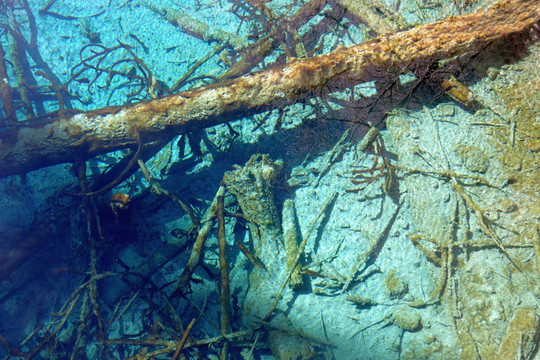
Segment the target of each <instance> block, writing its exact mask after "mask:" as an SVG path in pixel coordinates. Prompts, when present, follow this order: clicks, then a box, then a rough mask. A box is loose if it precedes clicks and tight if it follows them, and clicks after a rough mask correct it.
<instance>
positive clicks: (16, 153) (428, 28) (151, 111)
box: [0, 0, 540, 177]
mask: <svg viewBox="0 0 540 360" xmlns="http://www.w3.org/2000/svg"><path fill="white" fill-rule="evenodd" d="M539 19H540V3H538V1H537V0H509V1H503V2H501V3H498V4H496V5H494V6H492V7H491V8H489V9H488V10H486V11H478V12H476V13H473V14H467V15H463V16H459V17H451V18H449V19H446V20H444V21H439V22H435V23H430V24H425V25H420V26H418V27H416V28H414V29H411V30H409V31H404V32H400V33H397V34H392V35H385V36H382V37H379V38H376V39H373V40H371V41H368V42H365V43H362V44H359V45H353V46H350V47H347V48H340V49H338V50H335V51H333V52H331V53H328V54H325V55H320V56H315V57H312V58H308V59H302V60H294V61H292V62H290V63H289V64H287V65H284V66H280V67H276V68H273V69H269V70H266V71H262V72H256V73H251V74H248V75H245V76H242V77H240V78H237V79H234V80H229V81H226V82H223V83H218V84H214V85H210V86H206V87H202V88H199V89H195V90H190V91H185V92H182V93H179V94H176V95H172V96H168V97H165V98H161V99H156V100H151V101H146V102H141V103H138V104H133V105H126V106H123V107H114V108H106V109H100V110H96V111H91V112H88V113H82V114H77V115H74V116H72V117H70V118H56V119H53V120H52V121H50V122H47V123H45V124H41V125H33V126H28V127H21V128H16V129H13V130H10V131H4V132H0V177H4V176H8V175H12V174H19V173H25V172H28V171H31V170H35V169H38V168H41V167H45V166H49V165H54V164H59V163H64V162H71V161H73V160H74V159H75V158H76V157H79V158H83V159H85V158H86V159H87V158H90V157H93V156H95V155H98V154H103V153H106V152H110V151H113V150H117V149H121V148H125V147H127V146H132V145H134V144H136V143H137V136H136V135H137V134H139V135H140V137H141V140H142V141H143V142H149V141H153V140H156V139H159V138H161V137H163V136H165V135H166V136H171V134H180V133H183V132H186V131H191V130H195V129H201V128H206V127H209V126H213V125H216V124H220V123H224V122H227V121H231V120H235V119H238V118H240V117H243V116H246V115H251V114H254V113H259V112H263V111H266V110H268V109H272V108H276V107H281V106H285V105H288V104H292V103H296V102H299V101H301V100H302V99H304V98H305V97H306V96H308V95H309V94H311V93H312V92H314V91H317V90H318V89H321V88H323V87H324V86H327V85H330V87H331V88H332V89H333V90H338V89H343V88H346V87H350V86H351V85H354V84H358V83H362V82H367V81H372V80H375V79H378V78H380V77H384V76H385V75H386V74H387V72H388V69H389V68H397V69H402V70H405V69H407V68H411V67H415V66H422V65H425V64H429V63H432V62H434V61H437V60H441V59H447V58H449V57H452V56H456V55H460V54H464V53H467V52H470V51H476V50H480V49H482V48H483V47H484V46H486V45H488V44H490V43H491V42H493V41H495V40H499V39H502V38H504V37H506V36H508V35H511V34H515V33H520V32H523V31H527V30H528V29H530V28H531V27H533V26H538V24H537V23H538V21H539Z"/></svg>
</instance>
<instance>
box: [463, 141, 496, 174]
mask: <svg viewBox="0 0 540 360" xmlns="http://www.w3.org/2000/svg"><path fill="white" fill-rule="evenodd" d="M456 153H457V154H458V155H459V157H460V158H461V161H463V165H464V166H465V167H466V168H467V169H468V170H470V171H472V172H479V173H482V174H483V173H485V172H486V171H487V170H488V169H489V159H488V157H487V156H486V154H485V153H484V151H482V150H481V149H479V148H477V147H475V146H472V145H459V146H458V147H457V148H456Z"/></svg>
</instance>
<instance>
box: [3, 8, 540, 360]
mask: <svg viewBox="0 0 540 360" xmlns="http://www.w3.org/2000/svg"><path fill="white" fill-rule="evenodd" d="M14 3H15V4H16V6H15V7H12V6H11V2H10V3H9V4H5V3H1V4H0V9H2V11H3V13H0V25H1V26H2V28H1V29H3V30H2V31H0V41H1V45H2V47H3V48H4V50H6V54H7V55H6V59H7V60H8V61H7V62H6V64H7V71H8V73H7V75H8V76H7V82H8V83H9V85H10V86H11V87H12V88H13V89H15V88H17V87H20V86H19V84H18V80H17V76H16V66H15V65H14V63H13V61H12V60H10V59H13V57H14V56H16V55H15V53H14V52H13V50H12V44H14V41H15V40H14V37H13V36H12V35H9V34H8V31H7V29H15V30H17V31H18V32H19V34H20V35H18V36H20V37H21V38H24V39H27V42H28V44H29V45H28V46H32V45H33V42H32V41H33V40H31V39H32V36H34V35H35V36H36V38H35V41H36V43H35V44H36V46H37V47H36V48H33V50H34V52H32V51H30V49H29V48H27V50H26V51H24V50H19V55H18V58H19V59H22V60H24V61H27V64H25V63H24V61H23V65H22V66H23V67H25V66H26V68H25V71H26V73H27V74H26V76H27V78H29V79H34V80H35V84H32V85H28V87H29V88H32V89H37V90H34V92H33V93H32V94H31V104H32V107H33V111H34V112H35V115H36V116H37V117H38V119H30V120H28V119H27V118H26V114H25V113H24V111H23V102H22V101H21V98H20V96H19V95H16V92H15V91H14V92H13V94H15V95H14V97H13V99H14V100H13V101H14V104H15V105H16V106H19V107H18V108H17V110H16V112H15V116H16V121H15V123H9V121H8V120H2V121H3V122H2V123H1V125H0V135H2V134H8V132H9V131H12V130H13V129H14V128H18V127H21V128H23V127H25V126H41V125H42V124H43V122H42V121H53V122H54V121H58V118H59V117H60V116H64V115H65V116H66V117H69V116H71V115H70V114H71V112H72V111H73V112H75V111H80V112H84V111H90V110H98V109H103V108H106V107H108V106H127V105H128V104H132V103H133V104H134V103H142V102H149V104H155V101H156V99H159V98H163V97H167V96H171V95H173V94H176V93H180V92H181V91H184V90H188V89H193V88H196V87H204V86H209V85H211V84H214V83H216V82H219V81H221V80H223V78H221V77H222V76H223V74H225V73H226V71H228V70H229V69H230V68H231V67H233V66H234V65H235V64H238V63H239V62H242V61H243V60H244V59H245V58H246V54H250V56H253V58H255V55H258V54H259V53H262V52H265V54H264V55H265V56H262V57H261V59H262V60H261V61H255V62H254V63H253V64H251V66H249V67H246V68H245V71H244V72H243V73H239V74H237V75H238V76H241V75H244V73H249V72H253V71H265V70H267V69H270V68H273V67H276V66H284V65H285V64H287V63H290V62H294V61H301V60H298V59H300V58H302V57H303V55H302V53H303V52H304V51H305V52H306V54H307V55H308V56H317V55H320V54H323V53H330V52H332V51H335V50H336V49H340V47H341V46H351V45H354V44H358V43H361V42H363V41H367V40H370V39H372V38H373V37H374V36H376V35H377V34H376V31H375V30H376V29H380V27H379V26H382V25H384V24H386V25H384V26H390V27H392V26H393V25H392V24H396V23H400V21H402V22H401V24H408V25H409V26H413V25H417V24H421V23H427V22H431V21H436V20H441V19H444V18H447V17H448V16H450V15H459V14H460V13H461V12H464V11H472V7H470V6H469V5H470V4H471V3H474V4H475V5H478V6H479V5H484V4H480V3H479V2H470V1H440V2H439V1H429V2H427V1H424V2H419V1H404V0H402V1H390V0H388V1H377V2H373V3H371V2H365V1H364V2H358V3H357V4H356V5H355V6H359V5H358V4H363V5H362V6H366V8H367V9H368V10H369V11H373V13H374V14H375V15H373V16H375V19H379V22H384V24H380V23H379V24H377V23H376V21H375V22H374V20H373V19H374V18H373V17H370V16H372V15H369V16H368V15H367V14H368V13H366V12H364V13H362V14H366V15H365V17H362V16H360V17H358V16H356V15H355V14H354V11H353V9H354V6H353V5H351V4H350V2H348V1H345V0H343V1H339V0H338V1H335V2H328V3H327V4H323V3H322V2H318V1H316V0H312V1H311V2H308V1H287V0H282V1H279V0H275V1H259V0H257V1H254V0H250V1H232V0H205V1H203V0H167V1H159V0H153V1H152V0H96V1H92V2H90V1H75V0H73V1H72V0H57V1H48V2H46V1H44V0H30V1H28V3H27V0H15V1H14ZM421 3H422V4H421ZM307 4H311V5H309V6H313V7H314V8H312V9H311V10H310V12H305V13H303V11H306V9H307V8H308V5H307ZM317 4H318V5H317ZM315 5H317V6H315ZM25 8H26V9H27V10H25ZM345 8H349V10H348V11H346V10H345ZM363 11H364V10H363ZM365 11H367V10H365ZM311 13H313V16H311V15H309V14H311ZM299 14H300V15H299ZM315 14H317V15H315ZM385 14H386V15H385ZM389 14H394V15H395V17H394V18H393V20H392V19H391V20H390V23H389V25H388V23H386V21H387V20H388V19H389ZM308 15H309V21H307V20H306V19H305V18H307V17H308ZM295 16H298V18H297V17H295ZM284 19H287V20H289V22H287V21H284ZM291 19H297V21H298V22H301V23H302V24H296V23H294V21H292V20H291ZM298 19H300V20H298ZM34 21H35V25H36V27H35V29H34V28H33V26H31V24H32V23H33V22H34ZM370 21H371V26H370ZM284 24H286V25H284ZM398 27H399V26H398ZM396 29H397V28H396ZM269 39H278V40H279V41H275V42H274V43H272V44H271V45H270V46H268V47H266V46H260V45H261V43H264V42H266V41H270V40H269ZM20 46H23V47H24V44H22V45H21V44H20ZM529 50H530V52H531V54H529V55H528V56H523V57H522V58H521V59H520V60H519V62H517V63H515V64H509V65H506V67H505V68H502V69H501V68H499V67H495V66H493V67H492V68H491V70H490V71H491V72H490V74H491V75H490V76H489V77H486V76H484V75H485V74H483V75H478V74H476V73H473V70H472V68H470V69H469V70H467V71H464V73H463V74H460V75H459V76H460V80H462V81H463V82H465V83H467V84H468V85H469V89H470V90H471V91H472V92H474V94H475V96H476V97H475V99H477V100H478V101H479V102H481V103H482V105H483V108H482V110H479V111H477V109H474V110H471V109H468V108H467V107H466V106H464V104H463V103H461V104H459V103H456V102H455V101H453V100H452V97H449V96H447V95H444V94H443V92H444V89H443V90H441V89H440V88H433V87H430V86H428V85H426V84H425V83H423V82H422V83H421V84H420V86H417V85H418V84H417V83H416V82H417V81H418V79H419V77H418V74H416V75H415V74H413V73H412V72H411V71H406V72H404V73H402V74H400V73H399V70H395V71H391V72H389V74H388V78H386V77H384V78H383V79H381V80H377V81H371V82H367V83H361V84H350V85H348V86H338V87H339V88H337V89H333V88H332V89H329V88H327V87H325V86H324V84H321V89H317V92H314V93H313V94H309V96H306V97H305V98H304V99H303V101H302V102H299V103H297V104H292V105H288V106H282V105H279V106H276V104H274V103H273V104H270V106H269V108H270V110H269V111H266V112H262V111H256V112H257V113H256V114H255V115H251V114H244V113H242V112H240V115H239V116H238V118H235V119H234V121H231V122H229V123H227V124H221V125H217V126H213V127H209V128H206V129H197V130H196V131H193V132H190V133H185V134H172V133H171V134H170V136H168V137H167V138H166V139H163V140H162V141H161V142H159V141H156V142H154V143H151V144H147V145H145V146H144V147H142V148H141V149H139V150H140V151H139V150H137V149H136V148H135V147H133V146H126V148H122V149H120V150H118V151H112V152H109V153H103V154H100V155H98V156H94V157H91V158H89V159H87V156H86V155H85V154H84V153H80V154H72V155H73V161H74V162H75V163H77V161H76V159H78V158H79V159H80V158H81V156H82V157H83V158H84V164H85V165H86V167H85V168H80V169H82V171H83V172H85V179H86V180H87V181H88V189H87V191H86V192H87V193H88V192H92V191H96V192H97V193H96V194H94V195H92V196H84V194H83V193H84V192H85V191H84V190H83V188H82V187H81V184H80V178H79V177H78V175H77V169H78V168H77V167H76V166H75V165H73V164H71V163H65V164H57V165H54V166H46V167H43V168H40V166H39V165H35V164H34V165H32V166H34V168H37V170H35V171H31V172H29V173H27V174H25V175H24V174H21V175H14V176H9V177H5V178H2V179H0V356H2V357H3V358H5V359H8V358H13V359H16V358H23V357H25V356H27V357H32V358H34V359H70V358H71V359H85V358H88V359H143V358H144V359H147V358H155V359H166V358H167V359H170V358H172V357H173V356H174V352H175V351H176V349H177V348H178V344H179V340H180V339H181V338H182V337H183V336H184V335H185V334H186V332H189V336H188V337H187V342H186V343H184V350H182V352H181V353H182V354H183V355H182V356H185V357H184V358H186V359H188V358H189V359H191V358H193V359H195V358H208V359H217V358H218V357H219V354H220V352H223V351H227V352H228V358H229V359H279V360H285V359H291V360H292V359H340V360H341V359H345V360H348V359H351V360H352V359H473V358H489V359H496V358H497V357H496V356H493V357H489V356H486V354H489V353H490V352H491V353H492V354H495V353H496V352H498V353H504V351H506V350H505V349H507V348H512V346H517V345H515V344H513V345H512V340H511V335H512V334H513V333H512V331H514V330H513V329H514V328H513V327H512V326H513V325H511V321H512V318H513V316H514V313H516V312H517V311H516V309H517V308H519V309H525V310H523V311H522V312H523V313H524V315H521V316H524V317H527V316H528V318H527V319H529V320H530V321H529V322H530V323H532V324H533V325H534V324H536V325H538V324H539V323H540V320H538V319H539V316H538V314H537V310H535V309H536V305H535V304H537V302H536V291H535V290H534V289H532V285H531V284H533V283H534V281H533V280H532V279H533V278H534V276H537V274H536V269H535V268H534V265H533V263H534V261H536V260H535V259H533V255H532V254H533V250H532V249H531V245H530V244H531V241H532V240H530V239H532V237H533V236H534V234H533V235H530V236H529V235H527V234H529V233H528V232H527V231H529V230H530V229H531V228H530V226H531V224H533V223H534V224H537V219H536V220H534V219H533V215H532V214H533V212H534V208H535V207H534V206H535V204H537V203H538V202H537V201H538V198H537V197H538V194H533V193H534V192H533V191H529V190H522V189H516V188H515V187H514V188H513V187H511V186H510V185H511V181H513V180H509V179H510V175H509V174H514V175H515V173H510V172H509V171H510V170H508V169H509V168H512V171H518V172H519V171H523V173H524V174H532V173H534V172H537V171H538V157H537V156H536V155H535V154H538V150H537V148H534V142H533V145H530V144H529V143H527V144H529V145H527V146H529V147H526V148H525V149H527V150H523V149H524V148H522V147H519V146H518V145H519V144H518V145H516V147H512V146H510V145H508V144H509V143H508V142H509V141H510V140H509V139H510V138H509V137H507V136H506V135H504V136H501V135H500V134H501V133H500V132H498V130H499V129H501V128H502V129H507V128H508V129H513V130H512V131H514V132H513V133H512V135H511V136H513V137H514V138H513V139H514V141H518V142H519V141H521V140H523V141H525V140H524V139H527V136H528V135H527V136H526V135H525V134H526V131H528V130H525V128H524V127H522V128H520V127H519V126H518V127H517V130H516V128H515V126H516V124H515V122H514V123H513V125H512V122H511V120H509V119H510V117H509V116H508V114H509V113H510V112H509V111H510V109H512V106H513V105H512V104H505V103H504V102H501V100H500V98H501V97H500V96H502V95H500V93H501V92H502V90H500V89H505V88H508V87H511V86H517V85H516V84H524V83H528V82H529V80H531V79H534V78H535V77H534V76H535V75H538V70H537V68H536V70H535V67H534V62H535V61H536V63H537V58H536V60H535V57H534V56H538V53H539V52H538V46H537V45H531V46H530V49H529ZM36 54H39V56H40V57H41V59H42V62H41V60H40V59H39V58H38V57H36V56H37V55H36ZM259 55H260V54H259ZM44 64H46V65H44ZM536 65H537V64H536ZM487 67H488V65H486V68H487ZM38 70H39V71H43V72H44V73H45V75H44V76H42V75H40V72H38ZM426 71H427V70H426ZM50 73H52V74H53V75H55V76H56V77H57V80H58V83H57V84H55V85H58V86H59V87H61V94H63V96H64V99H65V100H66V110H67V111H68V112H67V113H65V112H62V111H64V110H63V109H60V110H61V111H60V114H58V113H52V112H56V111H58V110H59V102H58V99H57V98H56V95H55V92H54V89H53V86H52V85H51V79H50V78H51V76H50ZM47 74H49V75H47ZM493 74H495V75H493ZM398 75H399V77H398ZM497 75H498V76H497ZM306 76H309V73H306ZM456 76H458V75H456ZM338 85H339V84H338ZM431 85H433V84H431ZM32 86H33V87H32ZM240 90H241V89H240ZM413 90H414V91H413ZM400 96H401V97H403V100H402V101H397V100H396V99H401V98H400ZM454 100H455V99H454ZM4 105H5V104H4V103H2V109H5V106H4ZM107 111H111V110H110V109H109V110H107ZM159 111H161V110H159ZM168 111H170V110H168ZM519 111H522V113H526V111H525V110H519V109H517V110H515V112H516V113H519ZM4 115H5V116H7V114H6V110H4V112H3V113H2V116H4ZM507 120H508V121H507ZM17 121H18V123H17ZM25 121H26V122H25ZM140 121H143V122H144V121H145V119H144V118H141V119H140ZM512 121H514V120H512ZM536 123H538V121H536ZM512 126H513V128H512ZM96 127H99V123H96ZM376 129H377V132H376V133H377V134H378V135H377V136H373V137H372V138H371V140H370V141H367V137H369V136H370V134H375V130H376ZM104 131H109V133H108V135H107V136H108V137H109V138H110V139H112V138H114V136H115V134H114V131H115V130H114V129H105V130H104ZM505 131H506V130H505ZM509 131H510V130H509ZM504 134H506V133H504ZM509 134H510V133H509ZM54 136H58V137H61V134H60V135H59V134H58V133H55V134H52V135H51V137H54ZM508 136H510V135H508ZM493 139H496V140H497V141H495V142H494V140H493ZM501 139H502V140H501ZM28 140H29V141H30V140H31V139H28ZM0 141H4V140H2V138H0ZM65 141H66V142H69V137H66V139H65ZM362 141H364V142H362ZM527 141H528V140H527ZM531 141H533V140H531ZM363 143H364V144H365V146H363V147H362V146H361V145H360V144H363ZM501 144H502V145H501ZM505 146H510V147H511V148H512V150H508V148H506V147H505ZM501 149H504V150H501ZM530 149H532V150H530ZM535 149H536V150H535ZM89 151H90V150H89ZM505 151H515V153H513V154H514V155H513V156H514V157H523V159H525V160H523V161H522V162H519V164H517V163H516V162H513V161H512V160H511V159H508V157H505V156H503V155H502V154H504V152H505ZM136 153H137V154H138V155H139V156H138V160H139V161H140V162H139V163H138V162H137V161H136V160H137V159H136V158H135V157H134V154H136ZM263 154H264V155H263ZM524 154H525V155H524ZM17 156H23V157H24V154H23V155H20V154H17ZM535 156H536V157H535ZM0 160H1V159H0ZM41 160H42V161H43V162H44V164H45V163H46V164H49V163H51V161H50V160H49V159H46V158H43V159H41ZM130 160H131V161H130ZM535 161H536V162H535ZM78 163H79V164H80V162H78ZM141 163H142V164H143V166H142V169H141V165H140V164H141ZM118 164H121V165H118ZM535 164H536V165H535ZM115 168H116V170H115ZM111 170H112V171H111ZM143 170H144V171H147V172H148V174H147V175H145V174H144V172H143ZM109 171H111V172H114V171H117V172H116V173H115V174H116V175H113V176H110V177H107V176H104V175H103V174H105V173H107V172H109ZM526 176H528V175H526ZM526 176H525V175H524V177H526ZM520 179H521V178H520ZM515 181H518V180H515ZM220 202H221V205H218V204H219V203H220ZM517 204H519V207H518V205H517ZM220 206H222V207H223V209H224V214H225V216H224V225H223V229H222V230H223V234H224V243H222V244H221V245H224V246H225V247H224V249H220V244H219V239H218V236H219V234H220V233H221V231H219V230H218V224H217V223H218V221H217V218H218V216H217V215H216V213H217V212H218V211H217V210H216V208H219V207H220ZM523 209H525V210H523ZM531 209H532V210H531ZM194 220H195V221H194ZM535 221H536V222H535ZM525 229H528V230H525ZM523 234H525V235H523ZM531 234H532V233H531ZM201 238H205V239H206V238H207V240H206V243H205V245H204V246H203V247H202V248H203V249H204V250H203V251H202V252H201V253H200V263H199V264H198V266H196V267H195V268H194V272H193V275H192V278H193V279H192V281H187V282H185V283H183V285H184V286H180V287H179V279H181V278H182V276H183V275H182V274H185V271H186V269H189V268H190V266H191V265H192V264H196V263H197V261H194V255H193V254H194V251H193V248H194V245H193V244H194V243H195V241H198V240H200V239H201ZM239 244H240V245H239ZM506 245H508V246H507V247H505V246H506ZM195 248H197V247H195ZM198 248H199V249H200V248H201V247H198ZM223 252H225V254H226V257H227V258H226V260H225V259H224V257H223ZM195 253H196V251H195ZM294 265H296V266H294ZM224 266H225V267H226V268H227V273H228V277H229V280H228V283H229V286H230V289H229V294H228V296H225V300H224V299H223V298H220V295H221V294H223V293H224V292H225V293H226V291H227V290H226V289H224V288H223V283H224V281H223V280H222V279H223V276H224V275H223V273H222V272H221V271H222V269H223V267H224ZM518 267H520V269H519V270H520V271H518V270H517V268H518ZM299 279H300V280H299ZM181 281H182V280H180V282H181ZM295 284H296V285H295ZM223 301H225V302H226V303H228V306H229V307H228V309H229V311H230V314H229V320H228V322H229V324H228V325H227V326H226V329H222V323H223V321H224V320H223V318H224V315H223V314H224V313H226V312H227V310H226V307H225V306H224V302H223ZM192 320H193V322H192ZM190 322H192V327H191V326H189V325H188V324H190ZM533 325H531V327H532V329H526V330H523V333H524V334H525V335H523V334H522V335H521V336H522V339H525V336H530V337H531V338H535V339H537V332H535V330H534V329H535V328H534V326H533ZM537 327H538V326H537ZM508 329H510V330H508ZM527 331H529V332H527ZM225 333H232V334H233V335H231V336H230V338H229V339H228V341H227V344H228V349H227V350H224V348H222V345H223V344H224V343H225V342H224V341H223V338H222V335H223V334H225ZM508 334H510V335H508ZM509 338H510V340H508V339H509ZM25 339H27V340H25ZM526 339H528V338H526ZM205 341H207V342H208V343H211V344H212V345H211V346H208V345H207V344H203V342H205ZM523 341H524V344H523V347H524V348H527V346H529V348H530V347H531V346H532V345H531V344H529V343H528V341H529V340H527V341H525V340H523ZM198 342H199V343H198ZM529 342H530V341H529ZM501 344H504V345H501ZM163 349H166V350H163ZM512 349H513V348H512ZM508 351H510V350H508ZM531 351H533V352H534V350H531ZM160 352H161V353H160ZM150 356H152V357H150ZM475 356H476V357H475ZM510 358H511V357H508V358H507V359H510ZM529 358H530V359H532V357H527V359H529Z"/></svg>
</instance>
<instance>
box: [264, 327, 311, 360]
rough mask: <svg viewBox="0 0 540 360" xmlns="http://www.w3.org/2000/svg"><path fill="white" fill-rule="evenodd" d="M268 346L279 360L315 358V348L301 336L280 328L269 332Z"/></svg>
mask: <svg viewBox="0 0 540 360" xmlns="http://www.w3.org/2000/svg"><path fill="white" fill-rule="evenodd" d="M268 346H269V347H270V351H272V354H274V356H275V357H276V358H277V359H278V360H300V359H314V356H316V352H315V349H314V348H313V346H311V344H310V343H309V342H308V341H307V340H306V339H304V338H303V337H301V336H298V335H294V334H290V333H287V332H285V331H280V330H272V331H270V333H269V334H268Z"/></svg>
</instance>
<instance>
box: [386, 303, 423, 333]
mask: <svg viewBox="0 0 540 360" xmlns="http://www.w3.org/2000/svg"><path fill="white" fill-rule="evenodd" d="M392 323H393V324H394V325H396V326H397V327H399V328H400V329H403V330H405V331H411V332H413V331H418V330H420V328H421V327H422V316H420V313H418V312H416V311H411V310H409V309H405V308H403V309H400V310H397V311H396V312H395V313H394V314H393V318H392Z"/></svg>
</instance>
